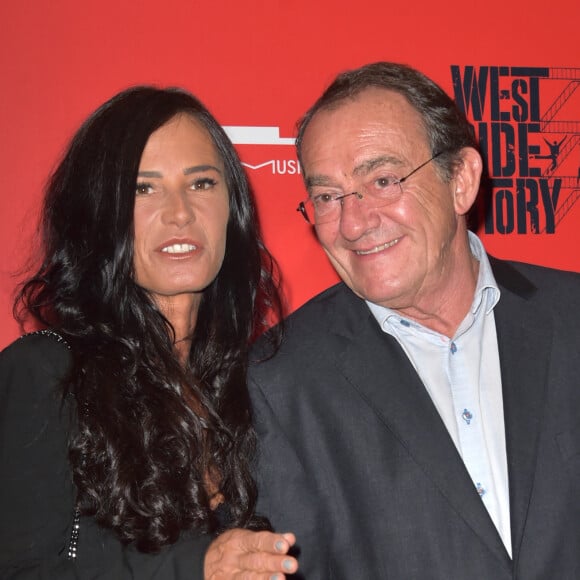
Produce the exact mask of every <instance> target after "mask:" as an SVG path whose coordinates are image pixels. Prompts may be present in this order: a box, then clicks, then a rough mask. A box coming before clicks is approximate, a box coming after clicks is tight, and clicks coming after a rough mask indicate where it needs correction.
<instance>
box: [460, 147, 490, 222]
mask: <svg viewBox="0 0 580 580" xmlns="http://www.w3.org/2000/svg"><path fill="white" fill-rule="evenodd" d="M460 156H461V164H460V165H458V166H457V169H456V172H455V177H454V179H453V183H454V185H455V191H454V193H453V204H454V207H455V213H456V214H457V215H465V214H466V213H467V212H468V211H469V210H470V209H471V206H472V205H473V204H474V202H475V198H476V197H477V194H478V192H479V183H480V181H481V173H482V171H483V160H482V159H481V155H480V154H479V153H478V152H477V151H476V150H475V149H474V148H473V147H464V148H463V149H462V150H461V152H460Z"/></svg>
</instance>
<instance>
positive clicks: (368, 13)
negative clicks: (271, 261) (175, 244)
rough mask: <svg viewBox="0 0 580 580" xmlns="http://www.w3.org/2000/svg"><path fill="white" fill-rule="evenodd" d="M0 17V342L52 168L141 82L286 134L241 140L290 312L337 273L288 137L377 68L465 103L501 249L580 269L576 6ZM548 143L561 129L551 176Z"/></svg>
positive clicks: (180, 2)
mask: <svg viewBox="0 0 580 580" xmlns="http://www.w3.org/2000/svg"><path fill="white" fill-rule="evenodd" d="M468 6H469V13H467V7H468ZM0 22H2V23H3V27H2V28H3V33H2V36H1V38H0V72H1V76H0V79H1V81H0V82H1V83H2V84H1V89H2V96H1V98H0V136H1V139H0V164H1V167H0V171H1V173H0V174H1V176H2V192H1V195H0V223H1V225H0V244H1V247H2V252H1V261H0V348H2V347H3V346H5V345H6V344H7V343H8V342H9V341H11V340H12V339H14V338H15V337H16V336H18V333H19V331H18V328H17V326H16V324H15V323H14V322H13V321H12V318H11V312H10V308H11V294H12V292H13V289H14V285H15V280H16V278H15V277H14V274H15V272H16V271H17V270H18V268H19V267H20V266H22V264H23V261H24V259H25V258H26V257H27V256H28V255H29V253H30V248H31V239H32V233H33V229H34V228H33V225H34V223H35V218H36V213H37V209H38V204H39V200H40V198H41V195H42V188H43V184H44V182H45V179H46V177H47V175H48V173H49V172H50V171H51V169H52V168H53V167H54V165H55V163H56V161H57V159H58V156H59V155H60V153H61V152H62V149H63V147H64V146H65V144H66V142H67V141H68V139H69V138H70V136H71V135H72V133H73V132H74V130H75V129H76V128H77V127H78V125H79V123H80V122H81V121H82V120H83V119H84V118H85V117H86V116H87V115H88V114H89V113H90V112H91V111H92V110H93V109H95V108H96V107H97V106H98V105H99V104H101V103H102V102H103V101H104V100H106V99H107V98H109V97H110V96H111V95H112V94H114V93H116V92H117V91H119V90H121V89H123V88H125V87H127V86H129V85H133V84H141V83H154V84H159V85H180V86H183V87H185V88H187V89H189V90H190V91H192V92H193V93H195V94H196V95H197V96H199V97H200V98H201V99H202V100H203V101H204V102H205V103H206V104H207V105H208V106H209V107H210V109H211V110H212V111H213V112H214V114H215V115H216V116H217V117H218V119H219V120H220V121H221V122H222V124H224V125H226V126H241V127H245V130H244V131H243V134H244V135H246V136H247V135H250V136H251V137H252V138H254V139H255V138H256V137H257V136H258V131H257V130H256V129H251V128H252V127H272V128H274V135H275V131H276V128H278V129H279V136H280V137H281V138H282V139H281V140H277V139H275V138H274V139H273V138H271V137H266V138H262V139H258V141H261V142H259V143H257V144H244V143H239V144H238V148H239V151H240V154H241V157H242V160H243V161H244V162H245V163H247V164H248V166H249V167H248V173H249V175H250V178H251V180H252V182H253V183H254V186H255V188H256V190H257V195H258V202H259V209H260V213H261V218H262V223H263V228H264V233H265V237H266V241H267V243H268V244H269V246H270V248H271V250H272V252H273V253H274V255H275V256H276V257H277V258H278V260H279V262H280V264H281V267H282V271H283V275H284V280H285V288H286V290H287V293H288V296H289V300H290V305H291V307H292V308H295V307H297V306H299V305H300V304H301V303H303V302H304V301H305V300H307V299H308V298H309V297H310V296H312V295H313V294H314V293H316V292H317V291H319V290H320V289H322V288H324V287H326V286H328V285H329V284H330V283H331V282H333V281H334V280H335V279H336V278H335V275H334V273H333V272H332V270H331V268H330V266H329V265H328V263H327V260H326V257H325V256H324V255H323V253H322V251H321V250H320V249H319V248H318V246H317V244H316V241H315V240H314V237H313V235H312V233H311V232H310V230H309V228H308V227H307V226H306V225H305V224H304V223H302V221H301V218H300V217H299V215H298V214H297V213H296V212H295V208H296V205H297V203H298V202H299V201H300V199H301V198H302V197H303V196H304V192H303V189H302V185H301V181H300V176H299V175H298V174H297V172H296V168H297V165H296V158H295V154H294V150H293V147H292V146H291V145H290V144H287V140H288V139H289V138H291V137H292V136H293V134H294V125H295V121H296V119H297V118H298V117H299V116H300V115H301V114H302V113H303V112H304V111H305V109H306V108H307V107H308V106H309V105H310V104H311V103H312V102H313V100H314V99H315V98H316V97H317V96H318V95H319V94H320V92H321V91H322V89H323V88H324V87H325V86H326V85H327V84H328V82H329V81H330V80H331V79H332V78H333V77H334V75H335V74H336V73H337V72H339V71H341V70H343V69H345V68H351V67H355V66H359V65H361V64H363V63H365V62H370V61H376V60H394V61H400V62H406V63H408V64H411V65H413V66H415V67H417V68H419V69H421V70H423V71H424V72H426V73H427V74H428V75H429V76H431V77H432V78H433V79H434V80H436V81H437V82H439V83H440V84H441V85H442V86H443V87H444V88H445V89H446V90H448V92H449V93H450V94H452V95H453V96H457V92H458V91H459V92H461V94H462V95H463V98H465V100H466V102H467V103H469V106H468V107H467V108H468V114H469V115H470V116H471V118H472V119H473V120H474V122H475V124H476V126H477V127H478V129H479V130H480V132H481V133H484V134H485V135H487V138H488V150H489V152H490V159H491V158H492V157H493V158H494V159H495V161H496V163H495V166H492V163H491V161H490V173H492V177H493V178H494V179H496V180H497V181H496V184H498V185H497V187H495V188H494V193H493V197H492V203H491V207H492V209H493V212H492V213H491V215H492V218H493V222H492V226H493V227H492V228H491V229H492V230H493V231H492V232H490V233H485V230H481V233H482V235H483V239H484V242H485V244H486V247H487V248H488V250H489V251H491V252H492V253H494V254H496V255H498V256H500V257H509V258H515V259H521V260H524V261H529V262H534V263H539V264H545V265H552V266H555V267H559V268H565V269H570V270H576V271H580V251H579V250H578V240H579V234H578V227H579V226H580V203H575V201H576V198H577V196H578V188H577V186H578V185H579V184H580V181H578V180H577V176H578V168H579V167H580V143H579V142H578V140H579V139H580V128H579V126H580V87H579V88H578V90H576V87H578V84H579V82H578V81H580V49H579V45H578V23H579V22H580V4H579V3H578V2H577V0H561V1H560V2H558V4H557V9H556V8H555V4H554V3H550V2H539V1H535V2H533V1H530V0H527V1H525V2H524V1H523V0H516V1H512V2H505V0H502V1H499V0H488V1H487V2H485V3H480V4H479V5H477V4H469V5H466V4H465V3H464V2H460V1H459V0H450V1H448V2H446V3H443V4H442V3H425V2H423V1H420V0H408V1H407V2H403V3H396V4H395V3H389V2H386V1H385V0H360V1H359V2H354V3H347V2H340V1H337V0H320V1H318V2H314V1H311V0H309V1H306V0H284V1H280V0H248V1H246V2H237V1H235V0H231V1H225V0H222V1H220V0H214V1H213V2H196V1H194V0H166V1H165V2H163V3H159V2H153V1H152V0H141V2H139V3H137V2H119V1H118V0H117V1H115V2H113V1H112V0H101V1H100V2H98V3H91V2H78V0H75V1H73V0H53V1H52V2H49V1H48V0H30V1H27V2H3V3H2V5H1V6H0ZM470 67H472V68H470ZM485 67H489V68H485ZM522 68H523V69H525V70H522ZM529 69H533V70H532V71H530V70H529ZM454 70H455V71H456V72H457V76H456V79H458V84H456V85H454V83H453V80H454V76H453V71H454ZM471 71H473V72H474V73H475V77H473V79H472V80H471V82H470V78H471V77H470V74H471ZM486 75H487V76H486ZM495 75H497V83H496V84H494V83H495V80H494V79H495ZM484 81H485V82H484ZM458 87H461V89H458ZM544 138H546V139H547V140H548V141H550V142H551V141H553V140H557V141H560V140H561V139H562V138H565V141H564V143H563V144H562V146H561V154H560V156H559V158H558V160H557V162H558V163H557V167H556V169H555V170H554V171H552V172H550V171H549V166H550V164H551V160H550V159H548V158H547V157H546V158H544V157H545V156H547V155H548V153H549V150H548V146H547V145H546V143H545V141H544ZM285 139H286V140H285ZM537 156H539V157H537ZM250 166H251V167H250ZM500 179H501V180H502V181H501V182H500V181H499V180H500ZM550 204H551V205H550ZM552 218H553V219H552ZM552 222H553V226H552V225H551V223H552ZM518 227H519V230H520V231H519V232H518ZM546 227H547V228H548V231H545V230H546ZM512 228H513V229H512ZM488 229H490V225H489V224H488ZM535 229H537V231H535Z"/></svg>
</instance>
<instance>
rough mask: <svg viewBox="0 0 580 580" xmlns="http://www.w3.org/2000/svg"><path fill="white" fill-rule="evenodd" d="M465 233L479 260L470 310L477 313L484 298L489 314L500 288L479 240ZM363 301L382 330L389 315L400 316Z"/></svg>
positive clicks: (393, 311)
mask: <svg viewBox="0 0 580 580" xmlns="http://www.w3.org/2000/svg"><path fill="white" fill-rule="evenodd" d="M467 235H468V237H469V248H470V250H471V253H472V254H473V257H474V258H475V259H476V260H477V261H478V262H479V273H478V276H477V284H476V286H475V293H474V295H473V302H472V303H471V312H472V314H474V315H475V314H477V312H478V310H479V309H480V308H481V306H482V304H484V300H485V313H486V314H489V313H490V312H491V311H492V310H493V309H494V307H495V305H496V304H497V303H498V301H499V297H500V290H499V287H498V285H497V282H496V281H495V277H494V275H493V272H492V271H491V264H490V263H489V259H488V257H487V253H486V251H485V248H484V247H483V244H482V243H481V240H480V239H479V238H478V237H477V236H476V235H475V234H474V233H473V232H471V231H468V232H467ZM365 302H366V303H367V306H368V307H369V309H370V311H371V313H372V314H373V316H374V317H375V318H376V320H377V322H378V323H379V324H380V326H381V328H382V329H383V330H385V327H386V322H387V320H388V319H389V318H390V317H391V316H396V317H398V318H400V317H401V315H400V314H399V313H398V312H397V311H396V310H392V309H391V308H386V307H385V306H379V305H378V304H375V303H373V302H369V301H368V300H365ZM410 322H412V321H410ZM413 324H414V323H413Z"/></svg>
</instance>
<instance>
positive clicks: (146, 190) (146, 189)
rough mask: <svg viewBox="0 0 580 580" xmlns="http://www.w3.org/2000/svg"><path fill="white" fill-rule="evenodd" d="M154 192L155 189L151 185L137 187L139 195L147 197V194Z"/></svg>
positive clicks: (136, 191) (140, 184)
mask: <svg viewBox="0 0 580 580" xmlns="http://www.w3.org/2000/svg"><path fill="white" fill-rule="evenodd" d="M152 191H153V187H152V186H151V184H150V183H138V184H137V185H136V186H135V193H136V194H137V195H145V194H147V193H151V192H152Z"/></svg>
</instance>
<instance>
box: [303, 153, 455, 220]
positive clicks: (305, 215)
mask: <svg viewBox="0 0 580 580" xmlns="http://www.w3.org/2000/svg"><path fill="white" fill-rule="evenodd" d="M443 153H444V151H438V152H437V153H435V155H433V157H430V158H429V159H427V161H424V162H423V163H421V165H418V166H417V167H415V169H413V170H412V171H410V172H409V173H407V175H405V176H404V177H400V178H399V179H397V180H395V181H394V182H393V185H399V186H400V187H401V193H402V192H403V186H402V184H403V183H404V182H405V181H407V179H409V177H411V176H412V175H414V174H415V173H417V171H419V169H423V167H425V165H428V164H429V163H431V161H433V160H434V159H437V157H439V156H440V155H442V154H443ZM351 195H356V197H357V198H358V199H363V198H364V195H363V194H362V193H360V192H358V191H351V192H350V193H345V194H344V195H337V196H336V197H335V198H334V200H333V201H340V202H341V203H340V205H341V207H342V200H343V199H344V198H345V197H349V196H351ZM309 200H310V198H308V199H305V200H303V201H301V202H300V203H299V204H298V207H297V208H296V211H298V212H300V213H301V214H302V217H303V218H304V219H305V220H306V223H309V224H310V225H313V226H314V225H316V220H314V221H311V220H310V217H309V215H308V210H307V209H306V203H307V202H308V201H309ZM331 221H334V220H331ZM325 223H326V222H325Z"/></svg>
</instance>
